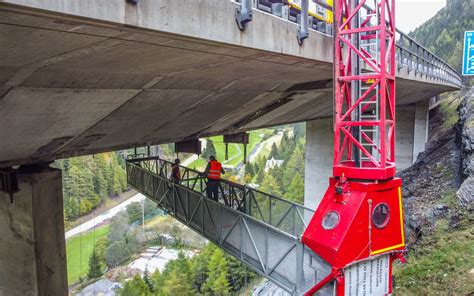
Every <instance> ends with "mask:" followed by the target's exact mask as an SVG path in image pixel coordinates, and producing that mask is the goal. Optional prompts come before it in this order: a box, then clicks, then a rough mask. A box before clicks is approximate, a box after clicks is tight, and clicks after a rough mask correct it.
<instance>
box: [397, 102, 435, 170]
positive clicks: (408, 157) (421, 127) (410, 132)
mask: <svg viewBox="0 0 474 296" xmlns="http://www.w3.org/2000/svg"><path fill="white" fill-rule="evenodd" d="M428 112H429V104H428V101H422V102H418V103H416V104H411V105H404V106H398V107H397V126H396V129H397V133H396V143H395V145H396V147H395V154H396V160H397V170H399V171H400V170H404V169H406V168H408V167H410V166H411V165H412V164H413V163H415V161H416V159H417V157H418V155H419V154H420V153H421V152H423V151H425V144H426V141H427V140H428V116H429V113H428Z"/></svg>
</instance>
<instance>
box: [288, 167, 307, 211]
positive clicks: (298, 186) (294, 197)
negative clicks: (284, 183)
mask: <svg viewBox="0 0 474 296" xmlns="http://www.w3.org/2000/svg"><path fill="white" fill-rule="evenodd" d="M285 198H287V199H289V200H291V201H294V202H297V203H299V204H303V201H304V182H303V178H302V177H301V175H300V174H295V176H294V177H293V180H292V181H291V184H290V187H289V188H288V192H287V193H286V194H285Z"/></svg>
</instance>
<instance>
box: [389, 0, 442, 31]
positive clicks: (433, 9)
mask: <svg viewBox="0 0 474 296" xmlns="http://www.w3.org/2000/svg"><path fill="white" fill-rule="evenodd" d="M444 6H446V0H395V11H396V12H395V24H396V27H397V28H398V29H400V30H401V31H402V32H404V33H407V34H408V33H409V32H410V31H413V30H414V29H416V28H417V27H418V26H420V25H421V24H423V23H424V22H425V21H427V20H429V19H430V18H431V17H433V16H434V15H435V14H436V13H437V12H438V11H439V10H440V9H441V8H443V7H444Z"/></svg>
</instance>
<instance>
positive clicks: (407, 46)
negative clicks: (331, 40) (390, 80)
mask: <svg viewBox="0 0 474 296" xmlns="http://www.w3.org/2000/svg"><path fill="white" fill-rule="evenodd" d="M240 1H242V0H236V2H240ZM302 1H304V0H302ZM308 1H312V0H308ZM296 2H299V1H296ZM287 3H288V1H287V0H272V1H269V0H252V7H253V8H254V9H258V10H260V11H263V12H266V13H271V14H273V15H276V16H278V17H281V18H284V19H287V20H289V21H293V22H297V23H299V24H300V27H301V22H300V21H299V20H300V18H301V17H300V16H301V11H298V10H296V11H295V10H294V9H293V10H291V9H289V8H288V6H287ZM282 7H285V8H282ZM364 8H365V9H366V10H367V11H368V10H370V9H371V8H370V7H369V6H367V5H364ZM321 9H323V10H325V11H326V13H328V11H329V10H328V9H327V8H326V7H322V6H321ZM284 11H286V13H285V12H284ZM309 22H310V24H309V25H308V26H307V27H308V28H309V29H310V30H316V31H319V32H321V33H324V34H329V35H332V32H333V30H332V24H327V23H325V22H324V21H322V20H321V21H318V20H316V19H315V18H314V17H312V16H310V17H309ZM300 30H301V28H300ZM396 33H397V38H396V48H397V53H396V55H397V56H396V58H397V63H398V69H399V70H401V69H402V68H403V67H406V68H407V71H408V73H409V74H410V72H412V71H413V72H414V74H415V76H420V77H423V75H424V76H425V78H428V79H429V80H433V82H435V81H443V82H447V83H450V84H453V85H454V86H457V87H461V86H462V77H461V75H459V73H458V72H457V71H456V70H455V69H454V68H453V67H451V66H450V65H449V64H448V63H446V62H445V61H443V60H442V59H441V58H439V57H438V56H436V55H435V54H434V53H432V52H431V51H429V50H428V49H427V48H425V47H424V46H423V45H421V44H419V43H418V42H416V41H415V40H414V39H413V38H412V37H410V36H408V35H406V34H405V33H403V32H401V31H400V30H398V29H397V32H396Z"/></svg>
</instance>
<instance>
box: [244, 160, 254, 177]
mask: <svg viewBox="0 0 474 296" xmlns="http://www.w3.org/2000/svg"><path fill="white" fill-rule="evenodd" d="M245 174H246V175H247V174H249V175H250V176H252V177H253V176H254V175H255V171H254V167H253V164H252V163H250V162H249V163H247V164H246V165H245Z"/></svg>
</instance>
